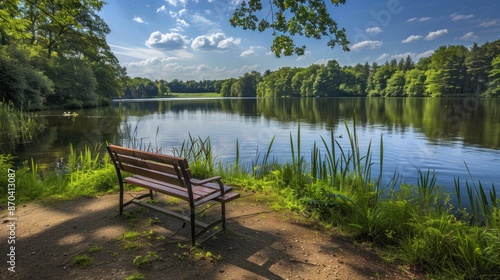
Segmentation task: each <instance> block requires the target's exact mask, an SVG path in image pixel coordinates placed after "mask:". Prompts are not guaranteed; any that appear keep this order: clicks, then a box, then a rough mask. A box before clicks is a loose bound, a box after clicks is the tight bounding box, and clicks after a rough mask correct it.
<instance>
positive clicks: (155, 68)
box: [99, 0, 500, 81]
mask: <svg viewBox="0 0 500 280" xmlns="http://www.w3.org/2000/svg"><path fill="white" fill-rule="evenodd" d="M326 1H328V2H329V0H326ZM106 2H107V3H108V4H107V5H106V6H105V7H104V8H103V9H102V11H101V12H100V14H99V15H100V16H101V17H102V18H103V19H104V21H105V22H106V23H107V24H108V26H109V27H110V29H111V33H110V34H108V36H107V41H108V44H109V46H110V47H111V50H112V51H113V53H114V54H115V56H116V57H117V58H118V60H119V61H120V64H121V65H122V66H124V67H126V68H127V74H128V75H129V76H131V77H144V78H149V79H151V80H159V79H163V80H166V81H171V80H173V79H179V80H184V81H185V80H196V81H201V80H213V79H227V78H231V77H234V78H237V77H239V76H242V75H243V74H244V73H247V72H251V71H254V70H255V71H258V72H261V73H262V72H264V71H265V70H267V69H269V70H271V71H274V70H277V69H278V68H280V67H285V66H289V67H307V66H309V65H311V64H325V63H326V62H327V61H328V60H332V59H334V60H337V61H338V62H339V64H340V65H341V66H343V65H355V64H357V63H361V64H364V63H365V62H368V63H370V64H371V63H373V62H377V63H379V64H380V63H384V62H385V61H387V60H389V61H390V60H392V59H394V58H395V59H396V60H398V61H399V60H400V59H401V58H405V57H406V56H408V55H410V56H411V57H412V59H413V60H414V61H415V62H417V61H418V60H419V59H420V58H423V57H428V56H430V55H432V53H433V52H434V51H435V50H436V49H437V48H439V47H440V46H445V45H464V46H466V47H471V46H472V45H473V43H474V42H475V43H477V44H479V45H482V44H484V43H485V42H492V41H495V40H498V39H500V13H499V12H498V11H500V1H498V0H476V1H470V0H438V1H430V0H427V1H426V0H420V1H418V0H347V1H346V4H345V5H340V6H338V7H335V6H333V5H329V11H330V14H331V15H332V17H333V19H334V20H335V21H336V22H337V23H338V25H339V27H341V28H345V29H346V33H347V39H348V40H349V41H350V42H351V43H350V45H349V47H350V49H351V51H349V52H344V51H342V48H341V47H336V48H334V49H331V48H330V47H328V46H327V44H326V43H327V39H324V40H316V39H307V38H297V39H296V44H297V45H299V46H301V45H304V44H305V45H306V46H307V49H306V53H305V55H304V56H300V57H299V56H293V57H283V56H282V57H281V58H276V57H275V56H274V54H272V53H271V51H270V46H271V44H272V40H273V37H272V34H271V32H268V31H265V32H263V33H260V32H258V31H251V30H243V29H241V28H235V27H232V26H231V25H230V23H229V19H230V17H231V16H232V14H233V12H234V10H235V8H236V7H238V6H239V4H240V3H241V0H151V1H149V0H106ZM262 2H263V3H264V4H265V3H267V2H268V1H266V0H262ZM266 8H267V9H268V7H266V6H265V5H264V9H266Z"/></svg>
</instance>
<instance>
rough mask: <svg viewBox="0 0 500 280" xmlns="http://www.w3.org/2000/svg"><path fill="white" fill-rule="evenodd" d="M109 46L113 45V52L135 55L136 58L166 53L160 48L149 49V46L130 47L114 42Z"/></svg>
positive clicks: (129, 55) (122, 54) (128, 55)
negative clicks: (114, 43)
mask: <svg viewBox="0 0 500 280" xmlns="http://www.w3.org/2000/svg"><path fill="white" fill-rule="evenodd" d="M109 46H110V47H111V50H112V51H113V53H114V54H116V55H121V56H127V57H133V58H136V59H148V58H151V57H155V56H158V57H160V56H163V55H164V54H163V52H162V51H160V50H155V49H149V48H136V47H134V48H130V47H125V46H119V45H113V44H110V45H109Z"/></svg>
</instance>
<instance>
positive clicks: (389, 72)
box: [124, 40, 500, 97]
mask: <svg viewBox="0 0 500 280" xmlns="http://www.w3.org/2000/svg"><path fill="white" fill-rule="evenodd" d="M170 92H178V93H190V92H218V93H220V94H221V96H233V97H252V96H259V97H282V96H460V95H482V96H486V97H499V96H500V40H497V41H495V42H492V43H485V44H483V45H481V46H479V45H477V44H474V45H473V46H472V48H470V49H469V48H467V47H465V46H442V47H440V48H439V49H437V50H436V51H435V52H434V53H433V54H432V55H431V56H430V57H426V58H422V59H420V60H419V61H418V62H417V63H415V62H414V61H413V60H412V58H411V57H410V56H407V57H406V58H401V59H400V60H399V61H398V60H396V59H393V60H391V61H386V62H385V63H384V64H380V65H379V64H377V63H375V62H374V63H372V64H369V63H368V62H366V63H365V64H357V65H355V66H340V65H339V63H338V62H337V61H335V60H330V61H328V63H326V65H318V64H313V65H311V66H309V67H307V68H299V67H294V68H292V67H282V68H280V69H278V70H276V71H274V72H271V71H270V70H266V71H265V72H264V73H263V74H261V73H259V72H256V71H253V72H251V73H245V74H244V75H243V76H241V77H239V78H230V79H226V80H204V81H199V82H196V81H185V82H184V81H179V80H177V79H174V80H172V81H171V82H166V81H164V80H160V81H154V82H153V81H151V80H148V79H144V78H134V79H129V80H128V82H127V89H126V91H125V95H124V97H152V96H166V95H168V94H169V93H170Z"/></svg>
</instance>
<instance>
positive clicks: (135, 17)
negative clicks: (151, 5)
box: [133, 16, 144, 23]
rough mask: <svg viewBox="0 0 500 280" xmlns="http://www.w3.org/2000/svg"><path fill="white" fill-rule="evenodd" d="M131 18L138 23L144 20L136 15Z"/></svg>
mask: <svg viewBox="0 0 500 280" xmlns="http://www.w3.org/2000/svg"><path fill="white" fill-rule="evenodd" d="M133 20H134V21H135V22H138V23H144V21H143V20H142V18H140V17H138V16H134V18H133Z"/></svg>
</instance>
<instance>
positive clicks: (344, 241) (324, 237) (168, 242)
mask: <svg viewBox="0 0 500 280" xmlns="http://www.w3.org/2000/svg"><path fill="white" fill-rule="evenodd" d="M135 194H136V193H133V192H130V193H129V194H127V195H135ZM242 195H243V197H242V198H240V199H238V200H235V201H233V202H231V203H230V204H228V205H227V216H228V230H226V231H225V232H221V233H219V234H217V235H216V238H212V239H209V240H207V241H206V242H204V243H202V244H201V245H200V246H199V247H197V248H195V249H191V246H190V242H189V225H188V226H185V227H182V224H183V222H182V221H180V220H177V219H174V218H172V217H169V216H165V215H163V214H159V213H156V212H149V211H146V210H145V209H144V208H138V207H136V206H128V207H127V210H128V211H127V212H126V213H125V215H123V216H119V215H117V214H118V209H117V208H118V207H117V204H118V194H110V195H104V196H101V197H95V198H80V199H76V200H72V201H62V202H61V201H59V202H52V203H46V202H44V203H43V204H40V203H28V204H24V205H22V206H20V207H19V208H18V209H17V212H16V217H17V218H18V220H17V222H16V231H15V234H16V236H15V237H16V244H15V253H16V264H15V272H11V271H8V270H7V268H8V266H9V265H8V264H7V263H6V259H7V256H6V255H7V254H8V253H9V250H10V245H8V244H7V237H8V236H9V234H10V233H9V229H8V226H7V225H8V222H7V221H6V218H7V217H8V216H7V213H6V212H2V214H1V215H2V218H3V220H4V224H2V226H1V227H0V241H1V249H0V254H1V258H0V259H1V260H2V261H1V264H0V279H126V278H127V277H130V276H132V275H136V276H138V275H139V274H140V275H142V276H143V277H144V278H143V279H177V280H180V279H422V278H423V277H421V275H416V274H414V273H411V272H409V271H407V270H405V269H404V268H402V267H398V266H396V265H392V264H388V263H386V262H384V261H383V260H381V259H380V258H379V257H378V256H377V255H376V254H375V253H374V252H373V251H372V250H371V249H370V248H368V247H362V246H359V245H356V244H354V243H353V242H352V240H350V239H348V238H345V237H343V236H342V235H340V234H339V233H336V232H335V231H333V230H332V231H322V230H318V228H319V227H317V226H315V224H314V223H313V222H311V221H308V220H307V219H306V218H304V217H302V216H300V215H298V214H294V213H289V212H287V211H275V210H272V208H271V207H270V205H269V203H268V201H266V197H265V195H262V194H254V193H242ZM166 204H167V207H170V208H173V209H176V210H178V211H182V209H183V208H182V207H181V204H179V202H178V201H177V202H175V201H174V202H169V203H166ZM213 208H214V209H210V210H209V211H206V212H205V213H203V214H204V215H205V216H206V217H207V218H209V217H210V215H212V214H213V213H212V212H213V211H216V210H218V209H215V208H216V207H213ZM217 213H218V212H217ZM78 256H83V257H80V260H79V261H77V259H78V258H79V257H78ZM86 261H88V262H89V263H86ZM137 279H140V278H137Z"/></svg>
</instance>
